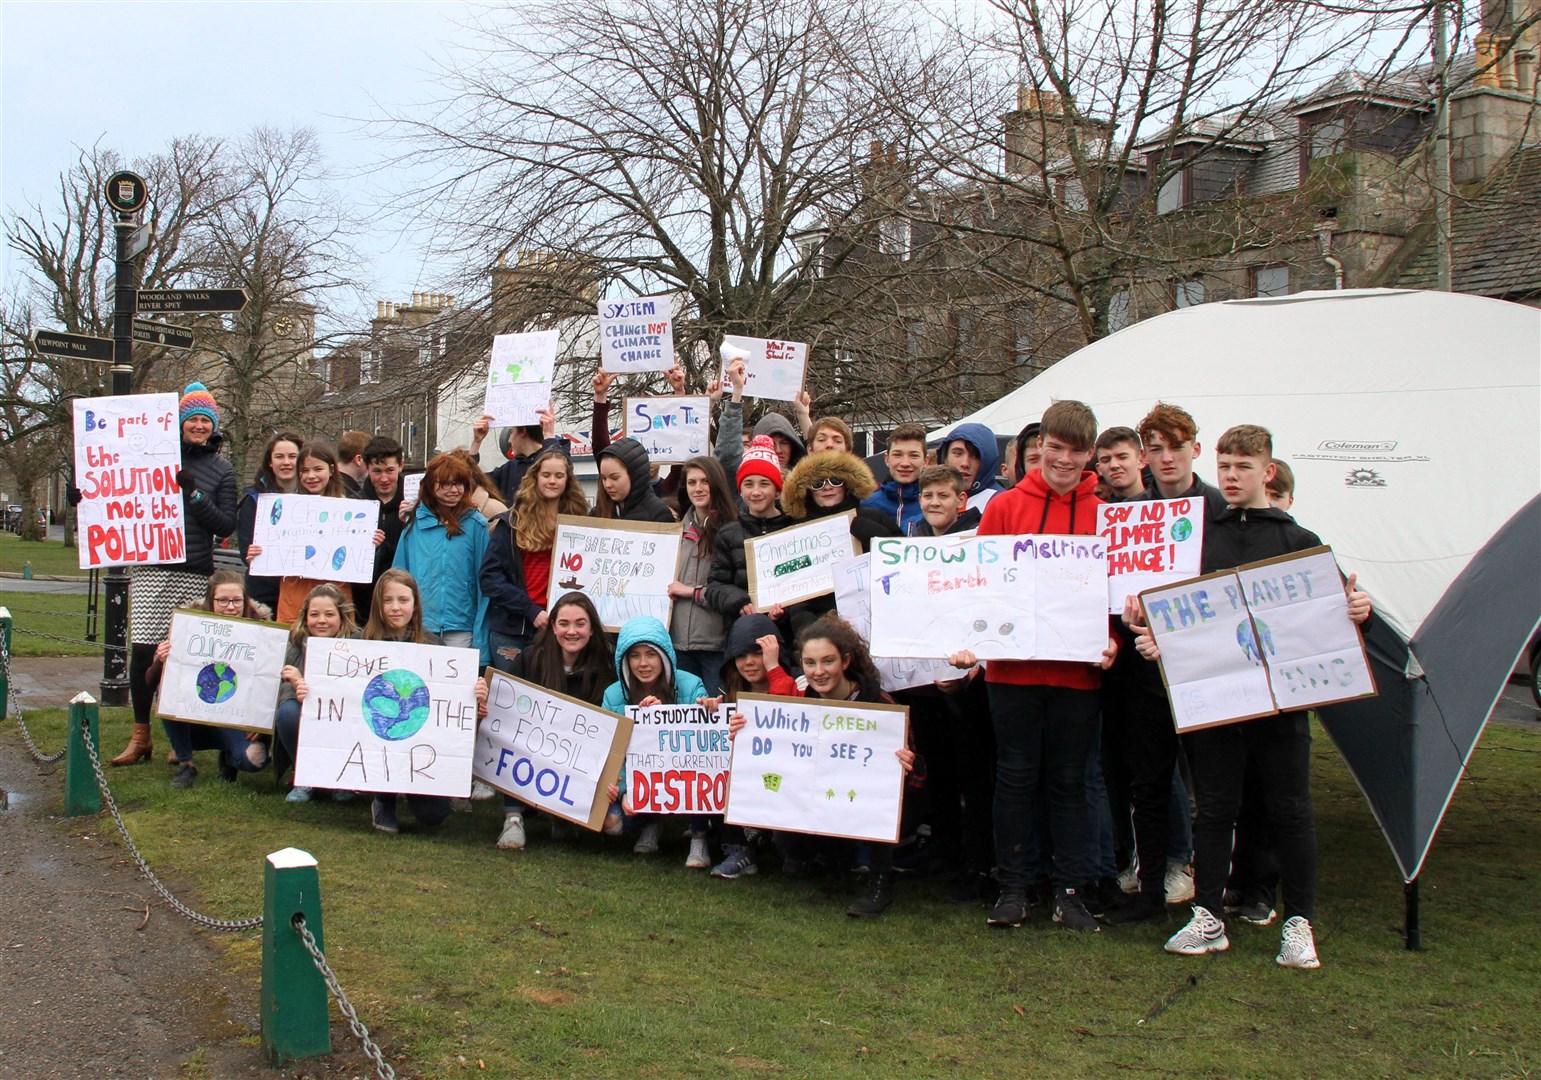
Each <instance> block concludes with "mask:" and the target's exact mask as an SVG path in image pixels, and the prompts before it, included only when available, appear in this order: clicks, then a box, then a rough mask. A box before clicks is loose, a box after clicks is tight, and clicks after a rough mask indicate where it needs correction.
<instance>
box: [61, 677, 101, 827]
mask: <svg viewBox="0 0 1541 1080" xmlns="http://www.w3.org/2000/svg"><path fill="white" fill-rule="evenodd" d="M83 727H89V728H90V732H89V734H88V733H87V732H86V731H84V730H82V728H83ZM96 727H97V708H96V699H95V698H94V697H92V696H91V695H90V694H88V693H86V692H85V691H84V690H82V691H81V692H80V693H78V694H76V695H75V696H74V697H73V698H71V699H70V730H69V742H68V743H66V746H67V750H66V752H65V755H64V815H65V817H80V816H81V815H82V814H100V813H101V812H102V789H101V787H100V786H99V785H98V784H97V782H96V770H95V769H93V768H92V767H91V756H90V755H89V754H87V753H86V742H85V741H86V739H87V738H89V739H90V740H91V745H92V746H94V747H96V748H97V750H98V752H100V750H101V745H102V743H101V740H100V739H98V738H97V734H96Z"/></svg>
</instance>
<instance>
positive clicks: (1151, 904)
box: [1100, 892, 1166, 926]
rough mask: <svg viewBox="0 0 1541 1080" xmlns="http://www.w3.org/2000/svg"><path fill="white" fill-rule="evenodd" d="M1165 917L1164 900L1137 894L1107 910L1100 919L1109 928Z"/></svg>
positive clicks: (1142, 893)
mask: <svg viewBox="0 0 1541 1080" xmlns="http://www.w3.org/2000/svg"><path fill="white" fill-rule="evenodd" d="M1165 915H1166V903H1165V902H1164V900H1161V899H1157V898H1154V897H1153V896H1152V894H1150V893H1144V892H1137V893H1135V894H1134V895H1133V896H1126V897H1124V898H1123V899H1122V900H1121V901H1119V902H1118V903H1116V904H1114V905H1113V906H1112V907H1110V908H1108V909H1107V911H1105V912H1104V913H1103V914H1102V915H1101V916H1100V918H1101V919H1102V921H1103V922H1105V923H1107V924H1108V925H1109V926H1127V925H1129V924H1130V923H1137V922H1144V921H1145V920H1147V919H1160V918H1163V917H1165Z"/></svg>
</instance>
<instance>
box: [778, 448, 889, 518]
mask: <svg viewBox="0 0 1541 1080" xmlns="http://www.w3.org/2000/svg"><path fill="white" fill-rule="evenodd" d="M828 479H836V480H844V481H845V499H844V501H843V502H842V503H841V505H839V506H832V507H822V506H817V505H815V504H814V501H813V489H814V488H815V487H816V486H817V485H819V484H821V483H823V482H824V481H825V480H828ZM877 489H878V483H877V481H876V480H875V479H873V477H872V470H871V469H869V468H867V463H866V462H865V461H863V460H862V459H861V458H859V457H857V456H856V455H855V454H848V453H846V452H845V451H843V450H824V451H821V452H820V453H817V454H809V455H808V456H807V457H805V458H803V459H802V460H801V461H799V462H798V463H797V464H796V465H794V466H793V467H792V471H791V472H789V473H787V478H786V480H785V481H784V482H783V483H782V485H781V508H782V509H783V510H785V511H786V512H787V515H788V516H789V517H793V518H796V519H798V520H802V519H804V518H809V517H824V516H826V515H828V514H838V513H842V512H844V511H846V510H850V509H852V508H854V507H855V506H856V504H857V503H859V502H861V500H863V499H865V498H866V497H867V496H868V495H871V494H872V493H873V492H874V491H876V490H877Z"/></svg>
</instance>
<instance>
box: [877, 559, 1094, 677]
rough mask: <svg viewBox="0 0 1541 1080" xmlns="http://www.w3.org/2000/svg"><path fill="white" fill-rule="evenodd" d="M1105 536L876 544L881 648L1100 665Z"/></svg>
mask: <svg viewBox="0 0 1541 1080" xmlns="http://www.w3.org/2000/svg"><path fill="white" fill-rule="evenodd" d="M1106 564H1107V541H1105V540H1103V539H1102V537H1100V536H1047V535H1045V536H1029V535H1022V536H974V537H962V536H938V537H934V538H929V539H922V538H919V537H884V538H882V539H879V540H875V541H873V545H872V651H873V652H874V653H876V654H880V655H882V656H910V657H920V658H926V657H934V656H936V655H937V654H938V653H946V654H947V655H949V656H950V655H951V654H952V653H954V652H957V651H958V650H960V649H971V650H973V652H974V655H976V656H977V657H979V659H981V660H1074V661H1081V662H1084V663H1089V664H1095V663H1099V662H1101V660H1102V652H1103V650H1104V649H1106V648H1107V644H1108V610H1107V608H1108V587H1107V569H1106Z"/></svg>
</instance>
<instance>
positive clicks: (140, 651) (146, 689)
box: [128, 642, 155, 724]
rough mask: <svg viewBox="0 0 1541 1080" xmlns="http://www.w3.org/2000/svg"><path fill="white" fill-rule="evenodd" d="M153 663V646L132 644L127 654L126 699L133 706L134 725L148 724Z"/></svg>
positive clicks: (151, 695) (152, 688) (151, 699)
mask: <svg viewBox="0 0 1541 1080" xmlns="http://www.w3.org/2000/svg"><path fill="white" fill-rule="evenodd" d="M154 663H155V646H154V645H141V644H139V643H138V642H135V643H134V646H133V648H132V649H130V650H129V654H128V697H129V702H130V703H131V704H132V705H133V706H134V723H136V724H148V723H149V722H150V702H152V701H154V700H155V687H153V686H151V685H150V680H149V674H150V668H151V667H152V666H153V665H154Z"/></svg>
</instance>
